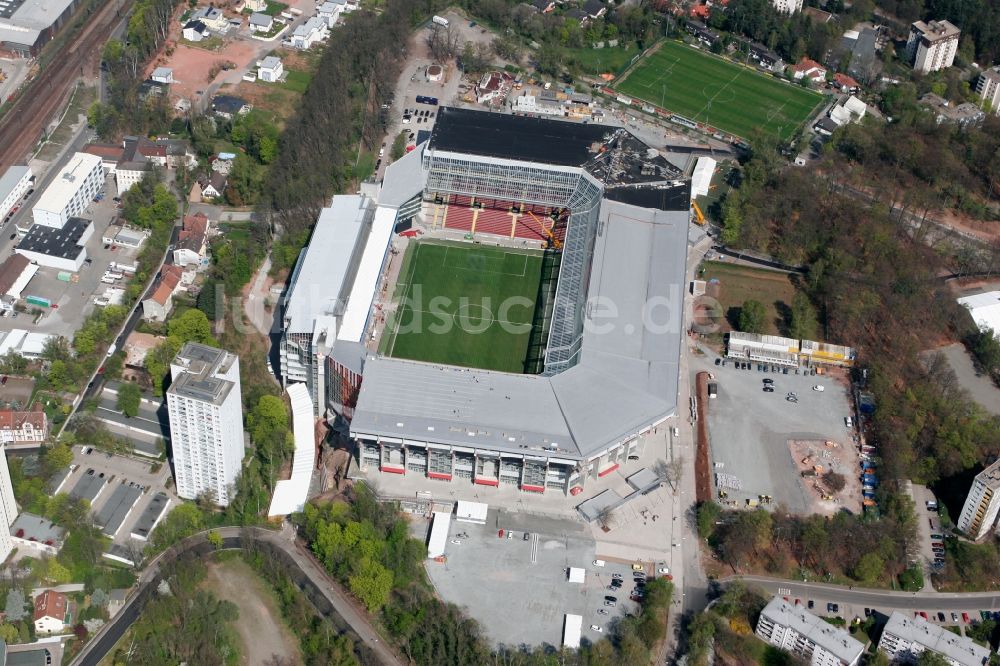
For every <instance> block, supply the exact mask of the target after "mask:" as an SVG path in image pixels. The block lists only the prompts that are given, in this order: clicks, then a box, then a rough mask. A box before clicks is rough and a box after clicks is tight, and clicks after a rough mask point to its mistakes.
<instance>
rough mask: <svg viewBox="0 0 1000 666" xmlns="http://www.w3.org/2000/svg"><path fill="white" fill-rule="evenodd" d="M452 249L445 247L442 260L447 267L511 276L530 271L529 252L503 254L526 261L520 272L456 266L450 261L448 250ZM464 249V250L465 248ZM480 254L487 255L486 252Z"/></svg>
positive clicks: (442, 263)
mask: <svg viewBox="0 0 1000 666" xmlns="http://www.w3.org/2000/svg"><path fill="white" fill-rule="evenodd" d="M449 250H451V248H450V247H445V249H444V258H443V259H442V260H441V265H442V266H444V267H445V268H452V269H454V270H456V271H474V272H476V273H490V274H491V275H509V276H510V277H524V276H525V275H526V274H527V272H528V256H529V255H527V254H522V253H521V252H504V253H503V256H504V257H507V256H512V257H521V258H522V259H523V260H524V263H523V264H522V265H521V272H520V273H508V272H507V271H494V270H490V269H488V268H470V267H468V266H455V265H452V264H449V263H448V251H449ZM463 251H464V250H463ZM480 256H483V257H486V255H485V254H482V255H480Z"/></svg>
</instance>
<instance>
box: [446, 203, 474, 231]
mask: <svg viewBox="0 0 1000 666" xmlns="http://www.w3.org/2000/svg"><path fill="white" fill-rule="evenodd" d="M447 209H448V212H447V214H446V215H445V219H444V220H445V223H444V226H445V228H446V229H459V230H461V231H472V222H473V220H474V219H475V214H476V211H474V210H472V209H471V208H466V207H465V206H448V207H447Z"/></svg>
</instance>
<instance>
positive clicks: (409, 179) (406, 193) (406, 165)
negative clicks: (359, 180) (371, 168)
mask: <svg viewBox="0 0 1000 666" xmlns="http://www.w3.org/2000/svg"><path fill="white" fill-rule="evenodd" d="M424 179H425V176H424V170H423V150H422V149H421V147H420V146H418V147H417V148H415V149H414V150H411V151H410V152H408V153H407V154H406V155H404V156H403V157H401V158H400V159H398V160H396V161H395V162H393V163H392V164H390V165H389V166H387V167H386V168H385V175H384V176H383V182H389V183H391V184H392V185H391V187H387V188H383V189H382V191H381V192H379V197H378V203H379V205H380V206H390V207H392V208H399V207H400V206H402V205H403V204H404V203H406V202H407V201H409V200H410V199H412V198H413V197H415V196H417V195H418V194H420V192H421V191H423V189H424Z"/></svg>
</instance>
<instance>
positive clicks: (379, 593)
mask: <svg viewBox="0 0 1000 666" xmlns="http://www.w3.org/2000/svg"><path fill="white" fill-rule="evenodd" d="M348 583H349V585H350V588H351V592H353V593H354V596H356V597H357V598H358V599H360V600H361V602H362V603H363V604H364V605H365V607H366V608H368V611H369V612H370V613H374V612H377V611H378V610H379V609H380V608H382V606H384V605H385V604H386V602H387V601H389V592H391V591H392V572H391V571H389V570H388V569H386V568H385V567H384V566H382V565H381V564H379V563H378V562H375V561H373V560H371V559H370V558H367V557H366V558H364V559H363V560H362V561H361V564H360V566H359V567H358V572H357V573H356V574H355V575H353V576H351V577H350V578H349V579H348Z"/></svg>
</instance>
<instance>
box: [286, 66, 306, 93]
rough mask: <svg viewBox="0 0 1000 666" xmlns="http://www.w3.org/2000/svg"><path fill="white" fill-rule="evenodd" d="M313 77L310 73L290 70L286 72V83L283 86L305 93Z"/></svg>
mask: <svg viewBox="0 0 1000 666" xmlns="http://www.w3.org/2000/svg"><path fill="white" fill-rule="evenodd" d="M312 76H313V75H312V74H310V73H309V72H298V71H295V70H292V69H289V70H286V71H285V83H284V84H283V85H284V86H285V87H286V88H288V89H289V90H294V91H295V92H297V93H305V91H306V88H308V87H309V82H310V81H312Z"/></svg>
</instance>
